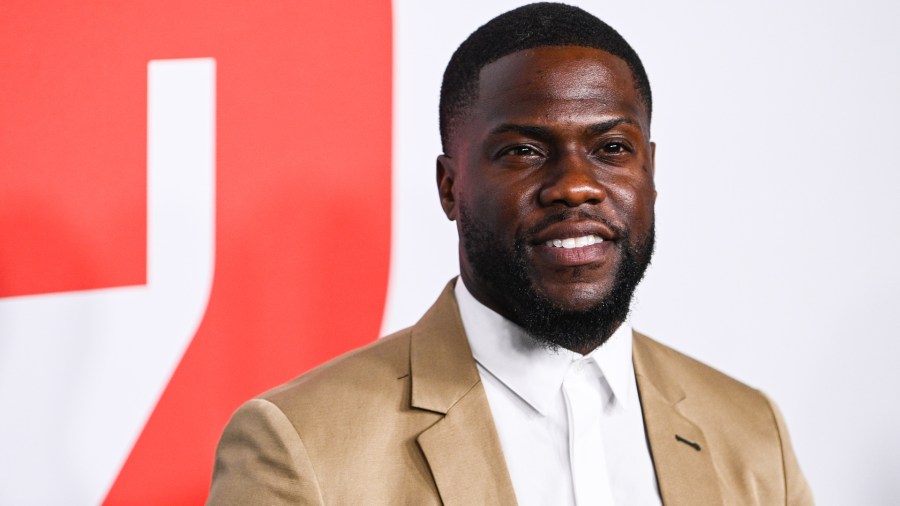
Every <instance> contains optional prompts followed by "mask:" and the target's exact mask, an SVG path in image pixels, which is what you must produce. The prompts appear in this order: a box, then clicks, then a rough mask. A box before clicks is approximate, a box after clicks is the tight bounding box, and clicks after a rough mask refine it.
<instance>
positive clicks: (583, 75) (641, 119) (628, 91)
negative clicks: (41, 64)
mask: <svg viewBox="0 0 900 506" xmlns="http://www.w3.org/2000/svg"><path fill="white" fill-rule="evenodd" d="M470 113H471V114H472V116H473V119H478V118H480V119H481V120H488V121H489V122H490V119H491V118H499V117H503V119H504V120H509V119H514V118H511V117H515V116H518V115H522V116H531V118H529V119H531V120H534V119H540V118H534V117H533V116H535V115H539V116H543V117H544V118H545V119H549V118H551V117H552V116H557V118H556V119H559V118H558V116H559V115H570V116H571V115H578V114H588V115H598V114H607V115H624V116H628V117H629V118H630V119H633V120H634V121H635V122H637V123H639V124H641V125H642V127H643V128H644V129H645V131H649V119H648V115H647V111H646V107H645V105H644V102H643V100H642V99H641V97H640V93H639V92H638V90H637V88H636V86H635V82H634V77H633V76H632V73H631V69H630V68H629V67H628V65H627V64H626V63H625V62H624V61H623V60H622V59H620V58H618V57H616V56H613V55H611V54H610V53H607V52H606V51H602V50H599V49H594V48H587V47H580V46H550V47H539V48H533V49H526V50H522V51H518V52H515V53H511V54H509V55H506V56H504V57H503V58H500V59H499V60H497V61H495V62H492V63H490V64H488V65H485V66H484V68H482V69H481V73H480V74H479V81H478V94H477V98H476V100H475V102H474V104H473V105H472V109H471V111H470ZM523 119H524V118H523Z"/></svg>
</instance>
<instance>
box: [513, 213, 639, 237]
mask: <svg viewBox="0 0 900 506" xmlns="http://www.w3.org/2000/svg"><path fill="white" fill-rule="evenodd" d="M562 221H596V222H600V223H603V224H604V225H606V226H607V227H608V228H609V229H610V230H612V231H613V232H614V233H615V234H616V237H617V238H618V239H626V238H627V237H628V235H629V234H628V229H627V228H625V227H624V226H623V225H621V224H618V223H613V222H612V221H610V220H609V219H608V218H607V217H606V216H603V215H602V214H601V213H600V211H598V210H597V209H591V208H578V209H563V210H561V211H559V212H557V213H553V214H549V215H547V216H545V217H543V218H542V219H541V221H539V222H538V223H536V224H535V225H534V226H532V227H530V228H529V229H528V230H526V231H525V233H524V234H523V238H527V237H533V236H535V235H537V234H539V233H541V232H542V231H543V230H544V229H545V228H547V227H549V226H550V225H554V224H556V223H559V222H562Z"/></svg>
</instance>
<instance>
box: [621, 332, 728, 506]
mask: <svg viewBox="0 0 900 506" xmlns="http://www.w3.org/2000/svg"><path fill="white" fill-rule="evenodd" d="M661 350H662V352H661ZM666 352H668V353H673V354H674V352H673V351H672V350H669V349H668V348H664V347H662V346H661V345H660V344H658V343H655V342H654V341H652V340H651V339H650V338H648V337H646V336H644V335H642V334H640V333H638V332H635V333H634V342H633V359H634V370H635V377H636V378H637V384H638V392H639V394H640V397H641V409H642V411H643V414H644V429H645V430H646V432H647V441H648V442H649V444H650V453H651V455H652V457H653V467H654V468H655V469H656V481H657V484H658V485H659V492H660V495H661V497H662V500H663V504H722V503H723V501H722V491H721V490H720V489H719V479H718V476H717V475H716V470H715V466H714V465H713V460H712V448H711V447H710V446H709V443H708V442H707V440H706V438H705V437H704V435H703V430H702V429H701V428H700V427H699V426H698V425H696V424H695V423H694V422H693V421H692V420H691V416H692V412H691V409H690V407H689V406H690V403H689V402H688V397H687V395H686V394H685V392H684V390H683V389H682V387H681V385H680V384H679V383H678V378H679V377H681V375H680V374H678V373H677V372H676V371H672V370H671V361H668V360H665V359H664V353H666Z"/></svg>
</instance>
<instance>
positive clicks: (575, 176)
mask: <svg viewBox="0 0 900 506" xmlns="http://www.w3.org/2000/svg"><path fill="white" fill-rule="evenodd" d="M543 169H544V170H543V173H544V174H546V180H545V181H544V183H543V186H542V187H541V191H540V194H539V199H540V203H541V205H542V206H552V205H555V204H562V205H565V206H567V207H578V206H580V205H582V204H599V203H600V202H602V201H603V199H605V198H606V188H604V186H603V185H602V184H600V181H599V180H598V179H597V174H596V170H597V169H596V168H595V167H593V166H592V164H591V162H590V161H588V160H586V159H584V158H583V157H581V156H579V155H577V154H574V153H573V154H567V155H566V156H564V157H562V158H560V159H559V160H558V161H557V163H556V164H554V165H553V166H550V167H548V166H546V165H545V166H544V167H543Z"/></svg>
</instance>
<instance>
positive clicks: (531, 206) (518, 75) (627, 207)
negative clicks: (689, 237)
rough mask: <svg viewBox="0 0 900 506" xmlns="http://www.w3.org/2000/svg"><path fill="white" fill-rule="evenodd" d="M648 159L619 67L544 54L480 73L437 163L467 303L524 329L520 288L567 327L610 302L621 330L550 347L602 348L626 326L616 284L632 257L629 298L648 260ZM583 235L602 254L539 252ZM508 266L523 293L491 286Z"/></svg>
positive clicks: (587, 52) (589, 53)
mask: <svg viewBox="0 0 900 506" xmlns="http://www.w3.org/2000/svg"><path fill="white" fill-rule="evenodd" d="M654 149H655V146H654V145H653V143H652V142H650V120H649V117H648V114H647V111H646V108H645V105H644V102H643V101H642V100H641V97H640V95H639V93H638V91H637V90H636V89H635V86H634V80H633V77H632V75H631V72H630V70H629V69H628V66H627V65H626V64H625V62H624V61H622V60H620V59H619V58H617V57H615V56H612V55H610V54H609V53H606V52H605V51H601V50H598V49H593V48H585V47H577V46H559V47H558V46H552V47H540V48H535V49H528V50H523V51H519V52H516V53H512V54H509V55H507V56H505V57H503V58H501V59H499V60H497V61H495V62H493V63H491V64H489V65H486V66H485V67H484V68H483V69H482V71H481V73H480V76H479V87H478V97H477V99H476V100H475V102H474V103H473V105H472V106H471V107H470V108H469V110H468V111H467V114H465V116H464V117H462V118H461V119H460V121H459V123H458V126H457V127H456V128H455V129H454V131H453V134H452V137H451V138H450V145H449V149H448V151H449V152H448V153H445V154H443V155H441V156H439V157H438V160H437V182H438V189H439V194H440V199H441V205H442V207H443V209H444V212H445V213H446V215H447V217H448V218H449V219H451V220H455V221H457V229H458V231H459V235H460V274H461V276H462V279H463V281H464V282H465V284H466V287H467V288H468V289H469V290H470V291H471V293H472V295H473V296H474V297H475V298H476V299H478V300H479V301H480V302H481V303H482V304H484V305H486V306H487V307H489V308H491V309H493V310H494V311H496V312H497V313H499V314H501V315H502V316H504V317H506V318H507V319H509V320H511V321H513V322H515V323H518V324H520V325H522V326H523V327H525V328H526V329H529V325H528V322H527V321H525V319H526V317H527V315H528V314H529V313H532V312H534V309H535V308H534V307H533V306H528V304H527V303H526V302H524V299H525V297H523V296H522V291H523V290H524V289H525V288H527V290H528V291H530V292H533V294H534V295H535V296H536V297H539V298H540V299H541V300H542V301H544V302H543V304H544V305H546V304H549V305H552V306H553V307H554V308H555V309H556V310H558V311H562V312H564V313H566V314H571V315H578V314H581V313H588V312H590V311H592V310H595V309H596V308H599V307H602V306H604V305H607V306H608V305H610V304H611V302H610V299H611V298H616V299H618V302H617V303H618V305H619V306H621V305H622V304H623V303H624V309H623V311H624V312H622V311H619V312H615V311H613V312H609V311H607V312H606V313H604V314H605V315H606V316H605V318H607V319H610V318H612V319H615V320H618V321H612V322H607V323H608V325H605V326H603V325H600V326H599V327H598V328H600V329H601V330H600V334H607V335H597V336H591V338H590V339H581V340H576V341H575V342H562V343H558V344H560V345H562V346H565V347H567V348H569V349H572V350H573V351H577V352H580V353H587V352H589V351H591V350H592V349H593V348H595V347H596V346H598V345H599V344H602V342H604V341H605V339H606V338H607V337H609V336H608V334H609V333H611V332H612V331H613V330H615V328H616V326H618V324H619V323H621V320H622V319H624V317H625V314H627V306H628V303H629V302H630V298H631V292H632V291H633V289H634V286H630V287H625V288H626V290H625V292H627V293H624V294H623V293H622V292H623V290H622V289H621V288H622V287H621V286H619V289H617V285H621V283H617V279H619V280H620V279H621V278H622V277H623V276H622V275H621V273H622V272H623V271H624V270H628V269H631V270H634V269H633V266H632V267H629V264H633V263H635V262H629V259H628V258H627V257H628V256H629V252H631V256H632V257H637V264H638V265H637V267H638V268H639V272H638V273H637V277H636V279H634V280H633V283H632V284H633V285H636V284H637V282H638V281H639V280H640V277H641V276H642V275H643V270H644V268H645V267H646V264H647V263H649V259H650V255H651V253H652V242H653V241H652V236H653V221H654V210H653V206H654V202H655V200H656V190H655V187H654V182H653V171H654V165H653V157H654ZM588 234H591V235H596V236H600V237H602V238H603V239H604V241H603V242H602V243H600V244H595V245H592V246H586V247H583V248H577V249H568V250H567V249H561V248H553V247H550V246H547V245H546V244H545V243H546V241H548V240H553V239H567V238H574V237H579V236H584V235H588ZM475 241H477V244H475V243H474V242H475ZM468 242H473V244H468ZM486 243H487V244H486ZM479 252H480V253H481V254H480V255H479V254H478V253H479ZM487 252H490V253H492V254H493V256H495V257H498V258H496V259H495V261H494V262H493V264H492V265H490V266H489V267H494V268H485V261H484V260H485V257H486V256H489V255H487V254H486V253H487ZM632 260H633V259H632ZM487 263H489V264H491V262H490V261H488V262H487ZM512 263H516V264H517V268H518V269H519V270H520V271H521V275H520V276H519V277H521V278H522V279H524V280H525V281H524V282H525V283H526V284H527V285H528V286H527V287H524V288H523V290H519V289H514V288H515V287H513V286H510V281H509V280H508V279H506V278H504V277H503V276H502V275H497V274H495V272H496V271H497V270H502V269H503V268H504V267H505V266H506V265H507V264H512ZM632 277H634V276H632ZM623 297H624V299H625V300H624V301H623V300H622V299H623Z"/></svg>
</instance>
